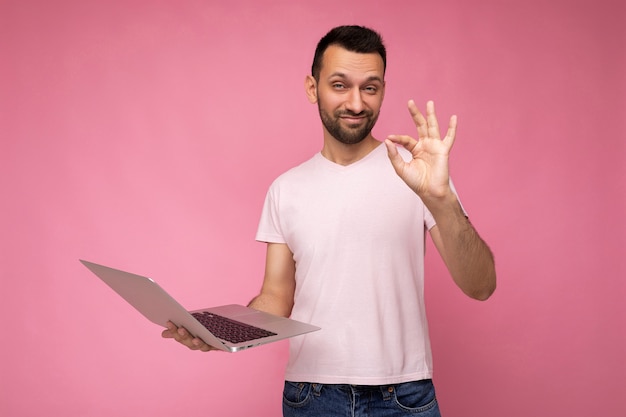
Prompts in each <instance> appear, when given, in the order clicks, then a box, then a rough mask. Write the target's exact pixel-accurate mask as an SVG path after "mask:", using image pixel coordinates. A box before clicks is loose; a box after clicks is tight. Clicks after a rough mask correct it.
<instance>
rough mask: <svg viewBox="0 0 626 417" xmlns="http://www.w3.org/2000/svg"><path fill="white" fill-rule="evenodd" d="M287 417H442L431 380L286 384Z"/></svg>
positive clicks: (284, 401)
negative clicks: (377, 384) (382, 383)
mask: <svg viewBox="0 0 626 417" xmlns="http://www.w3.org/2000/svg"><path fill="white" fill-rule="evenodd" d="M283 416H284V417H305V416H306V417H308V416H311V417H313V416H315V417H365V416H368V417H396V416H419V417H441V414H440V413H439V405H438V404H437V399H436V398H435V387H434V386H433V383H432V381H431V380H430V379H427V380H423V381H414V382H405V383H403V384H392V385H381V386H369V385H331V384H310V383H306V382H289V381H287V382H285V389H284V391H283Z"/></svg>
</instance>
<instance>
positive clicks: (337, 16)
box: [0, 0, 626, 417]
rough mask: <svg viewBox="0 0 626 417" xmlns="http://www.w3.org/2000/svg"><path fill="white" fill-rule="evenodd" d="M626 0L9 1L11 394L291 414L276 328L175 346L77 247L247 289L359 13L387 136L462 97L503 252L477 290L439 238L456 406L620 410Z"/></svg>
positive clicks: (479, 218) (5, 169)
mask: <svg viewBox="0 0 626 417" xmlns="http://www.w3.org/2000/svg"><path fill="white" fill-rule="evenodd" d="M624 7H625V6H624V3H623V2H622V1H593V2H592V1H588V2H587V1H570V0H560V1H551V2H540V1H530V2H529V1H519V2H505V1H495V0H494V1H489V2H486V1H482V2H481V1H479V2H463V1H461V0H459V1H438V2H435V1H428V2H426V1H421V0H420V1H417V0H416V1H402V2H399V1H385V2H381V1H378V0H376V1H373V0H372V1H370V0H360V1H352V0H347V1H344V2H335V1H332V2H331V1H323V2H310V1H307V2H296V1H287V0H285V1H273V2H257V1H254V0H231V1H228V2H218V1H214V2H211V1H199V0H193V1H191V0H190V1H179V2H173V1H171V2H168V1H144V2H142V1H126V0H125V1H79V0H76V1H54V2H48V1H44V0H40V1H28V0H26V1H20V0H4V1H0V57H1V58H0V72H1V73H0V139H1V141H0V144H1V145H0V146H1V148H0V158H1V164H0V174H1V175H0V190H1V191H2V196H3V197H2V205H1V216H0V230H1V233H2V238H0V245H1V246H0V274H1V275H0V278H1V283H0V285H1V287H0V293H1V294H2V298H3V300H2V302H1V303H0V313H1V314H0V315H1V317H2V318H3V324H4V325H3V326H2V327H3V331H2V332H1V334H2V336H1V337H2V352H3V355H2V359H1V361H0V364H1V368H0V415H2V416H35V415H65V416H124V415H137V416H140V415H150V416H154V417H158V416H170V415H183V413H184V412H190V413H203V412H204V411H205V410H212V411H210V412H209V413H208V415H223V416H242V415H256V416H276V415H279V413H280V411H279V410H280V395H281V394H280V390H281V387H282V371H283V366H284V363H285V354H286V344H285V343H279V344H276V345H273V346H267V347H263V348H259V349H256V350H251V351H247V352H242V353H239V354H233V355H230V354H220V353H212V354H199V353H197V352H189V351H187V350H184V349H182V348H180V347H179V346H176V345H175V344H173V343H168V341H164V340H162V339H161V338H160V336H159V332H160V330H159V329H158V328H157V327H155V326H153V325H152V324H150V323H148V322H147V321H145V320H144V319H143V318H142V317H140V316H139V315H138V314H136V313H135V312H134V311H133V310H131V308H130V307H129V306H127V305H126V304H125V302H123V301H122V300H121V299H119V298H118V297H117V296H116V295H115V294H114V293H112V292H111V291H110V290H109V289H108V288H106V287H105V286H104V285H103V284H101V283H100V282H99V281H97V280H96V278H95V277H94V276H92V275H91V274H90V273H89V272H88V271H87V270H86V269H84V268H83V267H82V266H81V265H80V264H79V263H78V258H86V259H90V260H93V261H96V262H103V263H107V264H110V265H113V266H117V267H120V268H123V269H128V270H131V271H134V272H138V273H143V274H147V275H149V276H151V277H153V278H155V279H156V280H157V281H159V282H160V283H161V284H162V285H163V286H164V287H166V288H167V289H168V290H170V291H171V292H172V293H173V294H174V295H175V296H177V297H179V298H180V299H181V300H182V301H183V302H184V303H185V304H186V305H187V306H188V307H189V308H200V307H203V306H205V305H210V304H213V303H225V302H231V301H236V302H242V303H245V302H247V301H248V299H249V298H250V297H252V296H253V295H254V294H255V292H256V291H257V290H258V287H259V285H260V281H261V278H262V272H263V261H264V246H263V245H262V244H259V243H256V242H254V233H255V231H256V225H257V221H258V216H259V210H260V207H261V204H262V201H263V197H264V194H265V191H266V188H267V186H268V185H269V183H270V182H271V180H272V179H273V178H274V177H275V176H276V175H277V174H279V173H280V172H282V171H284V170H285V169H287V168H289V167H291V166H293V165H294V164H296V163H298V162H300V161H302V160H303V159H305V158H307V157H308V156H310V155H311V154H312V153H313V152H316V151H317V150H319V148H320V145H321V129H320V127H319V123H318V120H317V112H316V109H315V108H314V107H313V106H311V105H310V104H308V102H307V101H306V99H305V96H304V93H303V87H302V83H303V80H304V76H305V74H306V73H307V71H308V69H309V65H310V60H311V57H312V51H313V48H314V46H315V43H316V42H317V40H318V38H319V37H320V36H321V35H323V34H324V33H325V31H326V30H327V29H329V28H330V27H332V26H334V25H337V24H345V23H359V24H365V25H371V26H373V27H375V28H377V29H379V30H380V31H381V32H382V33H383V35H384V36H385V38H386V40H387V44H388V48H389V69H388V81H387V83H388V84H387V95H386V101H385V105H384V106H383V113H382V115H381V119H380V122H379V125H378V126H377V128H376V130H375V133H376V134H377V135H378V137H384V136H385V135H387V134H389V133H392V132H393V133H404V132H413V130H412V126H411V121H410V119H409V117H408V115H407V112H406V110H405V103H406V101H407V100H408V99H409V98H415V99H416V100H417V101H418V102H420V103H424V102H425V101H426V100H427V99H430V98H433V99H435V100H436V102H437V104H438V110H439V112H440V116H441V117H442V118H444V119H447V118H448V116H449V115H450V114H451V113H452V112H454V113H457V114H458V115H459V120H460V124H459V135H458V140H457V144H456V145H455V149H454V154H453V158H452V164H453V167H452V171H453V176H454V178H455V183H456V185H457V188H458V189H459V192H460V194H461V197H462V199H463V202H464V205H465V206H466V208H467V210H468V211H469V212H470V214H471V217H472V220H473V222H474V223H475V225H476V226H477V227H478V229H479V230H480V231H481V233H482V235H483V236H484V237H485V238H486V240H487V241H488V242H489V243H490V245H491V246H492V248H493V250H494V252H495V254H496V257H497V267H498V273H499V288H498V291H497V292H496V294H495V295H494V297H493V298H492V299H491V300H490V301H489V302H487V303H478V302H474V301H471V300H469V299H467V298H465V297H464V296H463V295H461V294H460V292H459V291H458V290H457V289H456V288H454V287H453V284H452V283H451V280H450V279H449V278H448V276H447V275H446V274H445V272H444V271H443V269H442V265H441V261H440V260H439V259H438V258H437V257H435V256H431V257H430V258H429V260H428V262H429V264H428V271H427V272H428V274H429V278H428V283H427V302H428V309H429V315H430V319H431V332H432V339H433V345H434V350H435V368H436V370H435V373H436V377H435V379H436V384H437V387H438V393H439V398H440V401H441V407H442V410H443V412H444V413H445V415H446V416H448V417H450V416H452V417H454V416H465V417H473V416H482V417H491V416H492V417H502V416H508V417H516V416H527V415H536V416H566V415H567V416H572V417H576V416H588V415H597V416H600V415H602V416H624V415H626V400H624V396H623V393H624V392H626V376H625V375H626V360H625V359H624V352H626V312H625V311H626V309H625V308H624V299H625V298H626V287H625V284H624V282H625V279H624V278H625V276H626V261H625V258H626V256H625V255H626V254H625V250H624V248H625V247H626V230H625V229H626V228H625V224H626V223H625V221H624V218H623V216H624V212H626V197H625V196H626V190H625V184H626V170H625V168H624V166H625V164H624V158H625V156H626V145H625V143H626V140H625V139H626V138H625V136H624V132H625V131H626V125H625V121H624V120H625V119H626V117H624V116H625V113H624V109H625V104H626V103H625V97H626V85H625V84H626V83H625V76H624V74H625V73H626V64H625V52H624V51H625V49H624V43H625V42H624V41H625V40H626V30H625V29H624V28H625V26H626V25H625V24H624V23H625V21H626V12H625V8H624ZM430 253H433V252H432V251H430ZM240 380H242V381H243V382H236V381H240ZM235 384H237V385H235ZM198 396H199V398H200V399H199V400H198V399H197V398H198Z"/></svg>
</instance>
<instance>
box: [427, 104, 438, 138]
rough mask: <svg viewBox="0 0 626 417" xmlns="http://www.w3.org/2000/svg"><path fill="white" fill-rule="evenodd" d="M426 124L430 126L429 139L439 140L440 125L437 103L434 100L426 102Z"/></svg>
mask: <svg viewBox="0 0 626 417" xmlns="http://www.w3.org/2000/svg"><path fill="white" fill-rule="evenodd" d="M426 123H427V124H428V137H429V138H431V139H439V137H440V136H439V123H438V122H437V116H436V115H435V102H434V101H432V100H429V101H428V102H426Z"/></svg>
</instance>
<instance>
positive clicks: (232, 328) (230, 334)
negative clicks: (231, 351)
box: [191, 311, 276, 343]
mask: <svg viewBox="0 0 626 417" xmlns="http://www.w3.org/2000/svg"><path fill="white" fill-rule="evenodd" d="M191 315H192V316H194V317H195V318H196V320H198V321H199V322H200V323H202V325H203V326H204V327H206V328H207V329H209V331H210V332H211V333H213V334H214V335H215V336H216V337H218V338H220V339H224V340H227V341H229V342H230V343H243V342H247V341H250V340H255V339H261V338H262V337H268V336H276V333H272V332H270V331H268V330H264V329H261V328H259V327H254V326H251V325H249V324H245V323H240V322H238V321H234V320H231V319H228V318H226V317H222V316H218V315H217V314H213V313H209V312H208V311H202V312H195V313H191Z"/></svg>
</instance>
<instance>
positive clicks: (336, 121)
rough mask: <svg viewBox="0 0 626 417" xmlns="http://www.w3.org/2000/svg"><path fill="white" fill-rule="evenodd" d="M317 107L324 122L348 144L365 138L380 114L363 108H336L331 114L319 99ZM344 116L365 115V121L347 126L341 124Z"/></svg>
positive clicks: (335, 134)
mask: <svg viewBox="0 0 626 417" xmlns="http://www.w3.org/2000/svg"><path fill="white" fill-rule="evenodd" d="M317 108H318V110H319V113H320V118H321V119H322V124H323V125H324V127H325V128H326V130H327V131H328V133H330V134H331V135H332V136H333V137H334V138H335V139H337V140H338V141H339V142H341V143H344V144H346V145H354V144H357V143H359V142H361V141H362V140H363V139H365V138H366V137H367V136H368V135H369V134H370V132H371V131H372V129H373V128H374V125H375V124H376V120H378V114H374V113H373V112H372V111H365V110H363V111H362V112H361V113H354V112H352V111H350V110H336V111H334V112H333V115H332V116H331V115H330V114H329V113H327V112H326V111H325V110H323V109H322V107H321V106H320V103H319V101H318V103H317ZM342 116H352V117H365V123H358V124H349V125H348V127H347V128H344V127H343V126H341V117H342Z"/></svg>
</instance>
